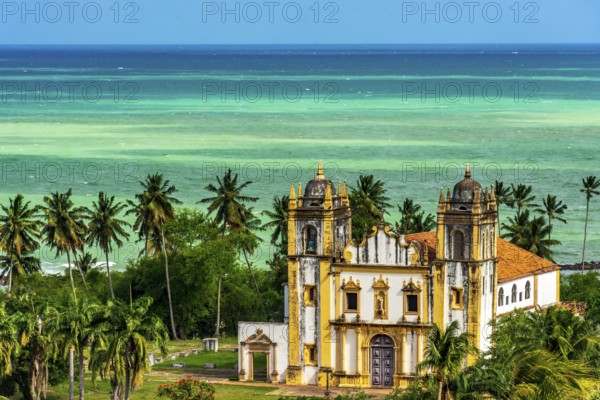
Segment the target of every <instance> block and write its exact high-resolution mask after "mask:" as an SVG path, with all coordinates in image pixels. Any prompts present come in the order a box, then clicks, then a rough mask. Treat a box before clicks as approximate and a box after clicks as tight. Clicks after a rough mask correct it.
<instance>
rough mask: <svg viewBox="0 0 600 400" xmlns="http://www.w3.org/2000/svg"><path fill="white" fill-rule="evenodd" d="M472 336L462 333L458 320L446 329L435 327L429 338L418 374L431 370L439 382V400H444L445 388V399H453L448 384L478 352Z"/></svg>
mask: <svg viewBox="0 0 600 400" xmlns="http://www.w3.org/2000/svg"><path fill="white" fill-rule="evenodd" d="M470 338H471V335H469V334H467V333H460V326H459V323H458V321H457V320H454V321H452V323H450V324H449V325H448V326H447V327H446V329H441V328H440V327H439V326H438V325H435V324H434V325H433V327H432V328H431V330H430V331H429V335H428V337H427V347H426V349H425V359H424V360H423V361H422V362H421V363H419V364H418V365H417V368H416V370H417V373H420V372H422V371H427V370H431V372H432V373H434V374H435V377H436V380H437V388H438V389H437V399H438V400H442V398H443V395H444V388H445V392H446V396H445V398H446V399H447V400H450V399H451V393H450V390H449V388H448V382H449V381H450V380H452V379H454V378H455V377H456V376H457V375H458V373H459V372H460V371H461V369H462V367H463V365H464V363H465V360H466V359H467V356H468V355H469V354H473V355H476V354H478V351H477V349H476V348H475V347H473V346H472V345H471V344H470Z"/></svg>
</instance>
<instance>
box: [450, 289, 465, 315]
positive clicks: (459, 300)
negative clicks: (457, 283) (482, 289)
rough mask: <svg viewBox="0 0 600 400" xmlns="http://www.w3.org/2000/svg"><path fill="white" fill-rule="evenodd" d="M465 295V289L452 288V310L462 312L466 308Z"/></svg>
mask: <svg viewBox="0 0 600 400" xmlns="http://www.w3.org/2000/svg"><path fill="white" fill-rule="evenodd" d="M463 294H464V289H463V288H452V290H451V291H450V296H451V298H450V304H451V305H452V308H453V309H455V310H462V309H464V308H465V305H464V302H463Z"/></svg>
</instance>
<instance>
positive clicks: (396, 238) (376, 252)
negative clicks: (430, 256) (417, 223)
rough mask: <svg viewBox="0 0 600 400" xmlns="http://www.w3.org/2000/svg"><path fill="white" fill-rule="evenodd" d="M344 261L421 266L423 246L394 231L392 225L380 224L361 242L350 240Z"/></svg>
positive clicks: (350, 262)
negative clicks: (407, 240) (406, 239)
mask: <svg viewBox="0 0 600 400" xmlns="http://www.w3.org/2000/svg"><path fill="white" fill-rule="evenodd" d="M344 261H345V262H346V263H349V264H361V265H398V266H420V265H421V246H420V245H419V243H418V242H416V241H412V242H410V243H407V242H406V241H405V240H404V235H397V234H396V233H394V232H392V228H391V226H390V225H386V224H379V225H377V226H374V227H372V230H371V233H370V234H369V235H368V236H365V237H364V238H363V241H362V242H361V243H360V244H355V243H354V241H350V242H349V243H348V244H347V245H346V248H345V249H344Z"/></svg>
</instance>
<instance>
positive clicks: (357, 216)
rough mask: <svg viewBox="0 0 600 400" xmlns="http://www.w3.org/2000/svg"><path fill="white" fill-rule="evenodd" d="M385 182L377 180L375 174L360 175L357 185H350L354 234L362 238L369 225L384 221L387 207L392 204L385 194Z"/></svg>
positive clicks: (357, 238) (355, 238) (358, 238)
mask: <svg viewBox="0 0 600 400" xmlns="http://www.w3.org/2000/svg"><path fill="white" fill-rule="evenodd" d="M384 186H385V182H383V181H381V180H375V178H374V177H373V175H360V176H359V177H358V180H357V181H356V187H350V195H349V197H350V206H351V210H352V236H353V239H354V240H360V238H362V236H363V235H364V234H366V233H367V231H368V229H369V227H371V226H373V225H375V224H377V223H379V222H382V221H383V218H384V215H385V214H388V212H387V210H386V209H387V208H389V207H391V206H392V205H391V204H390V203H388V201H389V200H390V199H389V198H388V197H386V196H385V193H386V192H387V189H385V187H384Z"/></svg>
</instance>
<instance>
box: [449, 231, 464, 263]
mask: <svg viewBox="0 0 600 400" xmlns="http://www.w3.org/2000/svg"><path fill="white" fill-rule="evenodd" d="M452 258H454V259H463V258H465V235H464V233H462V232H461V231H454V232H453V233H452Z"/></svg>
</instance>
